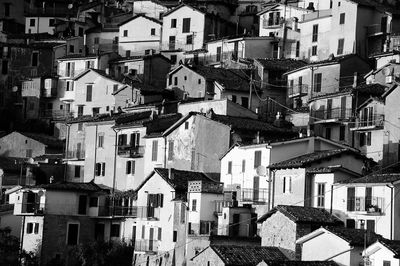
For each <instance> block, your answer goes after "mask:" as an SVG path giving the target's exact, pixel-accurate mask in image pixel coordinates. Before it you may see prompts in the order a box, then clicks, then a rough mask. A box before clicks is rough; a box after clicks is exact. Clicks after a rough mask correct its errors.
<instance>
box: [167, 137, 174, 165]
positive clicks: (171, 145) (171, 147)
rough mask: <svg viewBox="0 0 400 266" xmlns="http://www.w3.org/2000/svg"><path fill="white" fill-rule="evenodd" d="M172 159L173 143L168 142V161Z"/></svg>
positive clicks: (171, 141)
mask: <svg viewBox="0 0 400 266" xmlns="http://www.w3.org/2000/svg"><path fill="white" fill-rule="evenodd" d="M173 159H174V141H173V140H169V141H168V161H172V160H173Z"/></svg>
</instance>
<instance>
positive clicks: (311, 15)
mask: <svg viewBox="0 0 400 266" xmlns="http://www.w3.org/2000/svg"><path fill="white" fill-rule="evenodd" d="M330 15H332V9H325V10H317V11H315V12H311V13H308V14H304V15H302V21H307V20H313V19H317V18H323V17H327V16H330Z"/></svg>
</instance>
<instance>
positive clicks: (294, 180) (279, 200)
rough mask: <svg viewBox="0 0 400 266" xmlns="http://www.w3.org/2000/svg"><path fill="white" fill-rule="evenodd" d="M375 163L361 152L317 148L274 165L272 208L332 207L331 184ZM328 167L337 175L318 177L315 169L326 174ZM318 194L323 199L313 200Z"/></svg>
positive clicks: (271, 166)
mask: <svg viewBox="0 0 400 266" xmlns="http://www.w3.org/2000/svg"><path fill="white" fill-rule="evenodd" d="M372 165H373V163H372V161H371V160H370V159H367V158H366V157H365V156H363V155H361V154H360V153H358V152H356V151H354V150H350V149H343V148H342V149H333V150H324V151H316V152H312V153H309V154H305V155H300V156H298V157H294V158H292V159H288V160H284V161H281V162H278V163H275V164H272V165H270V166H269V169H270V171H272V178H271V180H272V181H271V182H272V195H271V198H272V200H271V204H272V205H271V207H274V206H276V205H280V204H283V205H296V206H310V207H311V206H312V207H320V208H326V209H330V201H329V200H328V198H329V196H331V195H329V187H330V186H332V185H333V184H334V183H336V182H340V181H343V180H345V179H351V178H355V177H359V175H360V174H362V173H364V171H367V170H368V169H369V167H371V166H372ZM325 168H328V173H329V171H332V172H334V175H333V176H332V175H328V176H324V175H322V176H319V175H316V174H318V172H319V171H316V172H314V171H315V169H319V170H321V169H322V170H323V171H322V173H323V172H324V171H325V170H324V169H325ZM332 168H336V169H332ZM313 173H316V174H315V175H314V174H313ZM317 177H318V178H317ZM332 177H333V178H332ZM319 178H321V179H320V180H318V179H319ZM318 197H319V198H321V200H320V201H316V200H313V199H314V198H315V199H317V198H318Z"/></svg>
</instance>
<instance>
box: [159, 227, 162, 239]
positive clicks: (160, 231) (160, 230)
mask: <svg viewBox="0 0 400 266" xmlns="http://www.w3.org/2000/svg"><path fill="white" fill-rule="evenodd" d="M161 233H162V229H161V227H158V240H161Z"/></svg>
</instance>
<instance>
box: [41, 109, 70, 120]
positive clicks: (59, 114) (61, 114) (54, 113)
mask: <svg viewBox="0 0 400 266" xmlns="http://www.w3.org/2000/svg"><path fill="white" fill-rule="evenodd" d="M73 116H74V113H73V112H69V111H65V110H42V111H41V112H40V117H41V118H47V119H53V120H66V119H68V118H72V117H73Z"/></svg>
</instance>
